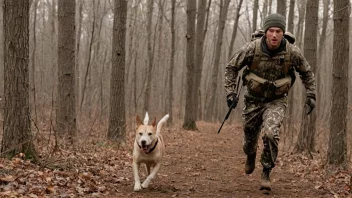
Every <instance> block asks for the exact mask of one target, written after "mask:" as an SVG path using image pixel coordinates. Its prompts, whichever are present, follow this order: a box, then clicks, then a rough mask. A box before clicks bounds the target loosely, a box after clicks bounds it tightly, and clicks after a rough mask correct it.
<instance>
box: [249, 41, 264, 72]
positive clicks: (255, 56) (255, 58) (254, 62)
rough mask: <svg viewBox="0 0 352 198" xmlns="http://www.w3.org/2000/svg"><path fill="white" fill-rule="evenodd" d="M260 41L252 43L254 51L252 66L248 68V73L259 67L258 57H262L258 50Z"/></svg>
mask: <svg viewBox="0 0 352 198" xmlns="http://www.w3.org/2000/svg"><path fill="white" fill-rule="evenodd" d="M261 40H262V39H261V38H258V39H256V40H255V41H254V42H255V49H254V56H253V62H252V65H250V66H249V70H250V71H254V70H255V69H256V68H257V67H258V65H259V61H260V57H261V55H262V50H261V49H260V44H261Z"/></svg>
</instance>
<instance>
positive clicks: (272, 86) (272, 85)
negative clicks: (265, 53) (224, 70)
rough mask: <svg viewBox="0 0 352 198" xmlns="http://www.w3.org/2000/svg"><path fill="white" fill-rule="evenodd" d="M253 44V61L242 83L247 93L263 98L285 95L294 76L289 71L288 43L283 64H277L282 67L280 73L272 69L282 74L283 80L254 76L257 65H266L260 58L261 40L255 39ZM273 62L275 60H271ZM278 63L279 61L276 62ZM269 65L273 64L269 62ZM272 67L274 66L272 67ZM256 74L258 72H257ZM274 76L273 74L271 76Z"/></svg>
mask: <svg viewBox="0 0 352 198" xmlns="http://www.w3.org/2000/svg"><path fill="white" fill-rule="evenodd" d="M254 42H255V50H254V56H253V61H252V64H251V65H250V66H248V71H246V72H245V74H244V82H245V84H246V85H247V88H248V91H249V92H250V93H251V94H252V95H255V96H258V97H265V98H277V97H281V96H285V95H287V93H288V91H289V90H290V88H291V87H292V85H293V83H294V80H295V74H294V73H293V70H292V69H290V67H291V47H290V46H289V45H290V44H289V42H286V53H285V54H284V55H283V56H284V60H283V63H279V64H280V65H282V68H281V69H282V71H280V70H277V69H272V70H273V71H275V72H282V73H283V75H284V76H285V77H284V78H280V79H277V78H275V79H266V78H265V77H264V78H263V75H262V77H260V76H258V75H256V74H255V73H254V71H255V70H256V69H260V68H258V66H259V64H261V61H262V64H266V63H264V62H263V61H265V60H262V59H264V58H265V57H262V50H261V39H257V40H255V41H254ZM272 61H275V60H272ZM278 61H280V60H278ZM271 65H274V63H272V62H271ZM273 67H274V66H273ZM257 72H258V71H257ZM273 75H274V74H273Z"/></svg>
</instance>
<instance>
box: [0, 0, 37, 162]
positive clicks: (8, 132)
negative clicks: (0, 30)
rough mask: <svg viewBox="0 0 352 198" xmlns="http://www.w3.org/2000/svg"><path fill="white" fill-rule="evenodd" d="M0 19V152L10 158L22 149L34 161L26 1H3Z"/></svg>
mask: <svg viewBox="0 0 352 198" xmlns="http://www.w3.org/2000/svg"><path fill="white" fill-rule="evenodd" d="M3 19H4V73H5V81H4V83H5V90H4V91H5V104H4V134H3V139H2V145H1V153H2V154H3V156H5V157H10V158H11V157H13V156H15V155H16V154H18V153H20V152H22V153H24V154H25V155H26V157H28V158H33V159H34V160H36V150H35V148H34V146H33V139H32V133H31V121H30V111H29V73H28V69H29V1H27V0H18V1H12V0H5V1H4V5H3ZM14 24H16V25H14Z"/></svg>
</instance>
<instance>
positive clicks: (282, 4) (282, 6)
mask: <svg viewBox="0 0 352 198" xmlns="http://www.w3.org/2000/svg"><path fill="white" fill-rule="evenodd" d="M276 12H277V13H279V14H281V15H282V16H284V17H285V18H286V0H284V1H283V0H279V1H277V9H276Z"/></svg>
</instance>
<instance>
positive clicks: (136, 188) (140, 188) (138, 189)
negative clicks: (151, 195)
mask: <svg viewBox="0 0 352 198" xmlns="http://www.w3.org/2000/svg"><path fill="white" fill-rule="evenodd" d="M133 190H134V191H136V192H138V191H140V190H142V186H141V184H140V183H139V184H135V185H134V188H133Z"/></svg>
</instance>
